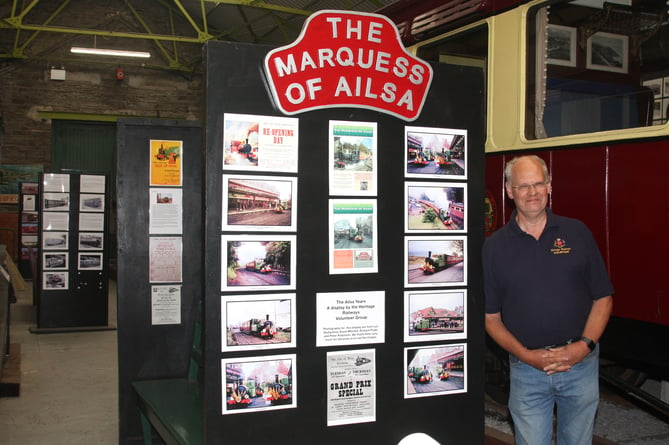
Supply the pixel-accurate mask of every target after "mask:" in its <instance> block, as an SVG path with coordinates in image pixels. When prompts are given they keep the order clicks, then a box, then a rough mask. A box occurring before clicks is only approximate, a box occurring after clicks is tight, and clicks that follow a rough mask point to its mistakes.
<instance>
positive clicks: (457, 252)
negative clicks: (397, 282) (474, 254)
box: [404, 236, 467, 287]
mask: <svg viewBox="0 0 669 445" xmlns="http://www.w3.org/2000/svg"><path fill="white" fill-rule="evenodd" d="M404 251H405V258H406V268H405V270H404V285H405V287H435V286H464V285H466V284H467V268H466V265H467V259H466V258H465V252H467V239H466V237H464V236H459V237H446V236H440V237H418V236H408V237H405V249H404Z"/></svg>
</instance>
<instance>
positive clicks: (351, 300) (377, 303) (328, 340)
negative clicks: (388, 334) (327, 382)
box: [316, 291, 385, 346]
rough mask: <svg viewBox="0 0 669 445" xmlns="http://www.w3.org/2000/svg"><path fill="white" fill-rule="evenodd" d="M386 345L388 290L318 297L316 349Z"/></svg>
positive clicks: (337, 293)
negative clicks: (386, 293)
mask: <svg viewBox="0 0 669 445" xmlns="http://www.w3.org/2000/svg"><path fill="white" fill-rule="evenodd" d="M384 342H385V292H384V291H369V292H324V293H318V294H316V346H339V345H356V344H369V343H384Z"/></svg>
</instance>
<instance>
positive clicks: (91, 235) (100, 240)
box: [79, 232, 104, 250]
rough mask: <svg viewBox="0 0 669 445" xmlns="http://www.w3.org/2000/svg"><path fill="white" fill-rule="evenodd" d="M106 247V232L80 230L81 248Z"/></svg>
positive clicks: (95, 248)
mask: <svg viewBox="0 0 669 445" xmlns="http://www.w3.org/2000/svg"><path fill="white" fill-rule="evenodd" d="M103 248H104V233H102V232H80V233H79V250H102V249H103Z"/></svg>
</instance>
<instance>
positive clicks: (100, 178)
mask: <svg viewBox="0 0 669 445" xmlns="http://www.w3.org/2000/svg"><path fill="white" fill-rule="evenodd" d="M105 181H106V177H105V176H104V175H81V176H79V184H80V186H79V187H80V191H81V193H104V192H105Z"/></svg>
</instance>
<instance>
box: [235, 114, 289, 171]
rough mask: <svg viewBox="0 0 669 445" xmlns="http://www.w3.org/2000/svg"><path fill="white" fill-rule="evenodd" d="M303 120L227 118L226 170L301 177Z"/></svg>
mask: <svg viewBox="0 0 669 445" xmlns="http://www.w3.org/2000/svg"><path fill="white" fill-rule="evenodd" d="M298 123H299V119H297V118H292V117H276V116H257V115H251V114H230V113H225V114H224V115H223V170H245V171H257V172H258V171H275V172H286V173H297V156H298V150H297V143H298V136H299V133H298Z"/></svg>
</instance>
